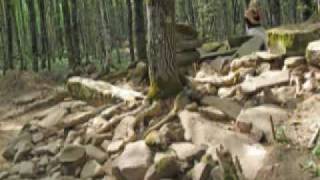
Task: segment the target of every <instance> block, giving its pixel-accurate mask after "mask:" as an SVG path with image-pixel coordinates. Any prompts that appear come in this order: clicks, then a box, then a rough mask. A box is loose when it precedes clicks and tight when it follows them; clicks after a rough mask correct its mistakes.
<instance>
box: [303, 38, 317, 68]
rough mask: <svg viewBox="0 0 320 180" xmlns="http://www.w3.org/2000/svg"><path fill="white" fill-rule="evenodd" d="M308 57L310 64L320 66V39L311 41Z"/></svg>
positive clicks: (307, 52)
mask: <svg viewBox="0 0 320 180" xmlns="http://www.w3.org/2000/svg"><path fill="white" fill-rule="evenodd" d="M306 58H307V62H308V63H309V64H312V65H316V66H320V40H318V41H313V42H311V43H309V45H308V47H307V51H306Z"/></svg>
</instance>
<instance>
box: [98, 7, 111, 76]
mask: <svg viewBox="0 0 320 180" xmlns="http://www.w3.org/2000/svg"><path fill="white" fill-rule="evenodd" d="M105 9H106V4H105V2H101V4H100V18H101V25H102V31H101V35H102V37H103V41H102V42H103V51H104V52H103V53H104V55H103V58H104V60H103V62H102V63H103V64H102V66H103V71H104V72H105V73H107V72H109V71H110V64H111V60H112V58H111V53H112V51H111V32H110V30H111V29H110V22H109V17H108V14H107V12H106V11H105Z"/></svg>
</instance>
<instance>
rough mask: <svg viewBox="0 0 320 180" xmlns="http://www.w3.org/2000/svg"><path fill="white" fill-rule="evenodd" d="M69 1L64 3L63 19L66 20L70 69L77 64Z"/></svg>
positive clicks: (65, 0)
mask: <svg viewBox="0 0 320 180" xmlns="http://www.w3.org/2000/svg"><path fill="white" fill-rule="evenodd" d="M68 2H69V1H67V0H64V1H63V3H62V10H63V17H64V18H63V20H64V28H65V39H66V40H65V41H66V45H67V52H68V59H69V60H68V62H69V69H74V68H75V66H76V57H74V54H73V53H72V52H73V47H72V44H73V43H72V34H71V33H72V27H71V18H70V7H69V3H68Z"/></svg>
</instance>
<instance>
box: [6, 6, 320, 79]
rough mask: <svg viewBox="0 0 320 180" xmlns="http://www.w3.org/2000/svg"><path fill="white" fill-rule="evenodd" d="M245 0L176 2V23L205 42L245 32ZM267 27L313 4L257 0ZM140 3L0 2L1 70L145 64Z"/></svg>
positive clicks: (303, 15)
mask: <svg viewBox="0 0 320 180" xmlns="http://www.w3.org/2000/svg"><path fill="white" fill-rule="evenodd" d="M248 3H249V1H248V0H177V1H176V19H177V22H178V23H186V24H190V25H192V26H193V27H194V28H196V29H197V31H198V32H199V36H200V38H201V39H202V40H204V41H216V40H224V39H226V38H227V37H231V36H237V35H242V34H244V33H245V25H244V19H243V14H244V11H245V9H246V7H247V5H248ZM259 4H260V7H261V10H262V14H263V25H264V26H265V27H266V28H269V27H273V26H278V25H281V24H291V23H298V22H301V21H303V20H306V19H308V17H310V16H311V15H312V14H313V13H314V12H317V11H316V2H315V1H312V0H260V1H259ZM145 9H146V8H145V3H144V2H143V0H105V1H101V0H1V1H0V24H1V25H0V70H1V71H2V73H1V74H5V72H6V71H7V70H8V69H20V70H33V71H36V72H38V71H54V72H56V73H57V74H64V73H65V72H67V71H68V70H70V69H76V67H79V66H82V65H86V64H90V63H93V64H95V65H98V67H101V70H102V71H106V72H110V71H116V70H118V69H119V68H122V67H125V66H127V65H128V64H129V63H130V61H134V60H144V59H146V10H145Z"/></svg>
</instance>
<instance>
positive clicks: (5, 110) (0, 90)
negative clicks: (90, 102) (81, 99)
mask: <svg viewBox="0 0 320 180" xmlns="http://www.w3.org/2000/svg"><path fill="white" fill-rule="evenodd" d="M43 77H47V78H43ZM48 77H49V76H41V75H37V74H35V73H30V72H9V74H7V75H6V76H5V77H1V78H0V97H1V98H0V119H1V121H0V152H3V151H4V148H5V147H6V146H7V145H8V144H9V142H10V140H12V139H13V138H14V137H16V136H17V135H18V134H19V132H20V130H21V129H22V127H23V126H24V125H25V124H28V123H29V122H30V121H31V120H32V119H33V118H34V114H35V113H36V112H39V111H42V110H43V109H46V108H48V107H50V106H52V105H54V104H49V103H47V104H46V103H39V105H38V106H36V104H37V102H39V101H41V100H42V99H46V97H50V93H51V92H52V91H53V89H55V88H56V87H58V86H59V83H60V82H56V81H55V80H52V79H50V78H48ZM30 103H31V106H30ZM32 103H33V105H32ZM8 167H9V163H8V161H6V160H5V159H4V158H3V156H1V157H0V169H6V168H8Z"/></svg>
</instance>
